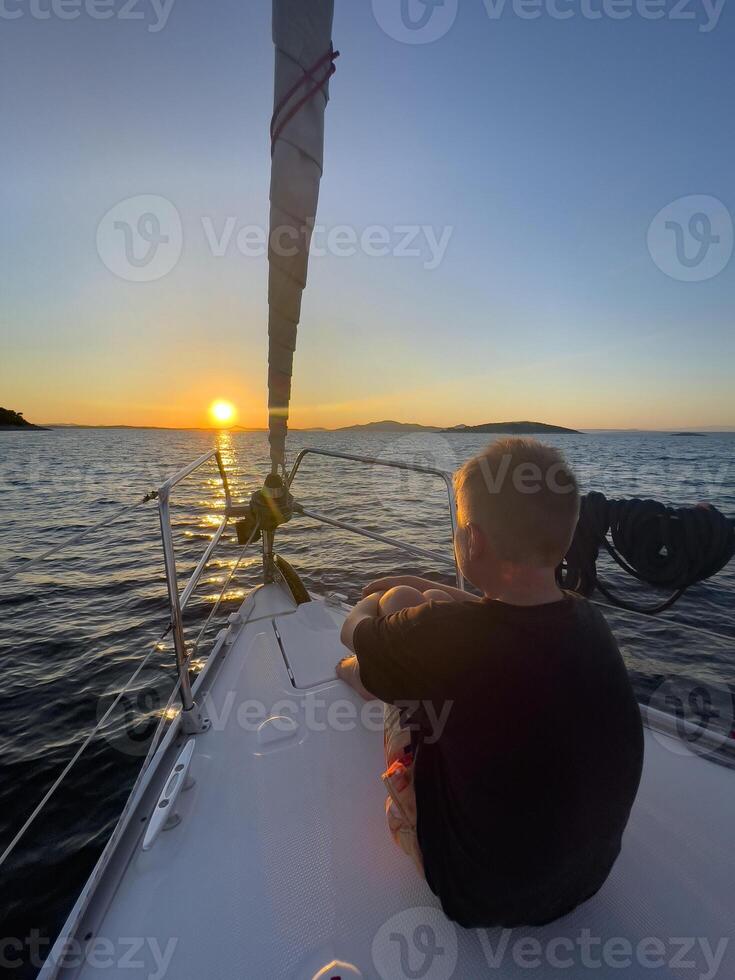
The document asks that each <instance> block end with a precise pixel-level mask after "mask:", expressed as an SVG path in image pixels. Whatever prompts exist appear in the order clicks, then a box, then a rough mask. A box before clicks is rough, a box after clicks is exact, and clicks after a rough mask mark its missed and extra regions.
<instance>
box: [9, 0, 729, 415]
mask: <svg viewBox="0 0 735 980" xmlns="http://www.w3.org/2000/svg"><path fill="white" fill-rule="evenodd" d="M40 2H44V0H40ZM48 2H49V0H45V2H44V6H47V5H48ZM121 2H122V0H113V3H114V4H115V8H116V9H119V8H120V6H121ZM305 2H306V0H305ZM590 2H592V4H593V6H594V7H595V9H599V8H600V6H601V2H602V0H590ZM664 2H665V3H666V6H665V7H664V9H665V10H666V11H667V12H670V11H671V10H672V9H673V6H674V0H671V2H669V0H664ZM730 2H731V3H732V0H730ZM4 4H5V8H4V9H12V10H15V9H20V10H21V11H23V16H22V17H18V18H17V19H13V20H4V19H0V110H1V112H2V119H3V153H2V179H1V181H0V187H1V192H2V215H3V216H2V222H1V223H0V284H1V289H2V308H1V310H0V318H1V319H0V330H1V332H2V347H1V350H2V354H1V355H0V356H1V362H0V403H1V404H3V405H6V406H7V407H12V408H16V409H20V410H23V411H25V413H26V415H27V416H28V417H29V418H32V419H35V420H37V421H51V422H54V421H69V422H86V423H95V422H96V423H105V424H111V423H132V424H159V425H198V424H206V408H207V405H208V404H209V402H210V401H211V400H212V399H214V398H217V397H224V398H228V399H230V400H232V401H233V402H234V403H235V404H236V405H237V407H238V410H239V420H240V422H242V423H243V424H252V425H262V424H265V362H266V314H267V308H266V278H267V268H266V260H265V258H264V257H258V258H252V257H250V258H248V257H244V256H243V255H241V254H239V252H238V251H237V249H236V248H234V247H231V248H230V250H229V251H228V253H227V254H226V255H225V256H224V257H215V256H213V255H212V254H211V251H210V249H209V248H208V246H207V240H206V235H205V233H204V230H203V227H202V219H203V218H209V219H211V221H212V222H213V224H214V227H215V228H220V227H221V226H222V224H223V222H224V221H225V220H226V219H227V218H228V217H230V216H231V217H234V218H236V220H237V226H238V227H240V226H243V225H251V224H255V225H262V226H266V223H267V218H268V182H269V145H268V135H267V134H268V123H269V120H270V112H271V106H272V84H273V82H272V73H273V48H272V44H271V38H270V3H268V2H265V0H257V2H248V3H244V2H241V0H240V2H229V0H228V2H223V0H218V2H212V3H202V2H194V0H175V2H174V4H173V7H172V9H171V13H170V17H169V19H168V22H167V23H166V26H165V27H164V28H163V29H162V30H160V31H158V32H156V33H154V32H151V31H149V30H148V29H147V27H148V26H150V25H151V24H152V23H153V22H155V20H156V17H155V15H154V14H153V13H152V12H151V7H150V4H148V3H143V2H140V4H139V7H138V8H137V9H139V10H140V11H141V12H144V13H145V16H146V18H147V19H146V20H143V21H139V20H135V21H121V20H120V19H118V18H117V17H116V18H113V19H111V20H108V21H97V20H93V19H91V18H90V17H88V16H86V15H84V14H83V15H82V16H80V17H79V18H78V19H76V20H72V21H62V20H59V19H58V18H56V17H51V18H49V19H48V20H43V21H40V20H37V19H35V18H34V17H32V16H31V14H30V12H29V9H28V2H27V0H4ZM561 6H562V7H564V4H563V3H562V4H561ZM570 9H573V10H574V11H575V16H574V17H572V18H570V19H568V20H564V21H558V20H554V19H553V18H551V17H550V16H548V15H547V14H546V13H544V14H543V15H542V16H541V17H540V18H538V19H537V20H534V21H528V20H524V19H521V18H520V17H517V16H514V15H513V13H512V10H511V9H507V10H506V11H505V13H504V14H503V16H502V17H501V18H500V19H499V20H492V19H490V18H489V17H488V13H487V10H486V7H485V5H484V4H483V0H460V3H459V12H458V16H457V20H456V22H455V24H454V26H453V27H452V29H451V30H450V31H449V33H448V34H447V35H446V36H445V37H443V38H441V39H440V40H438V41H436V42H435V43H433V44H427V45H416V46H410V45H406V44H401V43H398V42H397V41H395V40H394V39H392V38H391V37H389V36H388V35H386V33H384V31H383V30H381V28H380V26H379V25H378V23H377V21H376V19H375V17H374V16H373V11H372V8H371V4H370V2H368V0H360V2H358V0H337V12H336V21H335V31H334V37H335V43H336V44H337V46H338V47H339V48H340V49H341V51H342V58H341V60H340V62H339V71H338V74H337V76H336V78H335V80H334V82H333V85H332V102H331V104H330V106H329V110H328V119H327V147H326V159H325V176H324V181H323V185H322V198H321V204H320V212H319V216H318V220H319V222H320V223H323V224H324V225H326V226H335V225H349V226H351V227H354V228H356V229H357V230H358V231H361V230H362V229H363V228H365V227H366V226H369V225H375V224H382V225H386V226H388V227H389V228H394V227H395V226H398V225H411V224H418V225H432V226H434V227H435V228H437V229H439V228H441V227H443V226H451V227H452V229H453V231H452V238H451V241H450V244H449V248H448V250H447V253H446V256H445V257H444V259H443V261H442V262H441V263H440V265H439V266H438V268H436V269H426V268H425V267H424V266H425V262H424V260H423V259H418V258H405V257H404V258H400V257H396V256H390V257H385V258H374V257H369V256H366V255H360V254H358V255H355V256H353V257H350V258H344V257H339V256H334V255H331V256H326V257H323V258H316V259H314V260H313V261H312V265H311V273H310V282H309V287H308V291H307V293H306V297H305V300H304V307H303V320H302V327H301V330H300V336H299V348H298V351H297V357H296V373H295V382H294V392H293V411H292V424H293V425H295V426H309V425H324V426H331V425H340V424H347V423H351V422H364V421H368V420H371V419H376V418H386V417H390V418H398V419H401V420H404V421H420V422H425V423H435V424H444V423H446V424H454V423H458V422H466V423H477V422H484V421H489V420H502V419H510V418H536V419H539V420H543V421H547V422H554V423H558V424H566V425H571V426H575V427H629V426H630V427H649V428H667V427H677V428H678V427H685V426H686V427H695V426H700V427H703V426H706V425H711V426H716V425H722V426H732V427H734V428H735V394H734V386H733V368H734V367H735V330H734V329H733V326H734V324H733V320H734V316H733V298H734V297H735V290H734V289H733V285H734V279H735V261H734V260H731V261H730V262H729V264H728V265H727V266H726V267H725V268H724V270H723V271H722V272H720V274H719V275H717V276H715V277H714V278H711V279H709V280H707V281H703V282H683V281H678V280H676V279H672V278H669V277H668V276H667V275H665V274H664V273H663V272H662V271H661V270H660V269H659V268H658V267H657V266H656V264H655V263H654V262H653V260H652V258H651V256H650V255H649V252H648V249H647V244H646V234H647V229H648V226H649V224H650V222H651V220H652V219H653V217H654V216H655V215H656V214H657V212H658V211H659V210H660V209H661V208H663V207H664V206H665V205H667V204H669V203H671V202H672V201H675V200H677V199H679V198H681V197H685V196H688V195H693V194H704V195H712V196H714V197H715V198H717V199H719V200H720V201H721V202H722V203H723V204H724V206H725V208H726V209H728V210H729V212H730V214H735V134H734V133H733V125H732V96H733V63H734V62H733V54H732V52H733V47H734V46H733V41H734V40H735V8H734V9H728V4H727V3H726V4H725V8H724V10H723V12H722V15H721V17H720V19H719V22H718V24H717V26H716V28H715V29H714V30H711V31H709V32H703V31H701V30H699V28H698V25H701V24H704V23H706V21H707V19H708V18H707V15H706V14H705V13H704V8H703V7H702V6H701V4H695V3H690V5H689V7H687V8H686V9H687V11H691V12H692V13H694V14H695V17H696V18H697V19H695V20H679V21H671V20H670V19H669V18H668V17H667V18H665V19H663V20H658V21H646V20H644V19H642V18H641V17H640V16H638V15H636V14H634V15H633V16H632V17H631V18H630V19H628V20H624V21H615V20H611V19H609V18H602V19H599V20H594V21H592V20H588V19H585V18H583V17H582V16H581V15H580V13H579V9H580V8H579V5H578V4H576V5H571V6H570ZM139 194H156V195H162V196H164V197H166V198H168V199H169V200H170V201H171V202H173V203H174V204H175V206H176V208H177V209H178V211H179V213H180V215H181V218H182V222H183V229H184V251H183V255H182V258H181V261H180V262H179V263H178V265H177V266H176V267H175V268H174V269H173V271H171V272H170V273H169V274H168V275H167V276H165V277H164V278H162V279H160V280H158V281H155V282H150V283H131V282H127V281H125V280H123V279H120V278H117V277H116V276H114V275H113V274H112V273H111V272H110V271H108V269H107V268H106V267H105V266H104V265H103V263H102V261H101V260H100V257H99V255H98V253H97V249H96V245H95V241H96V229H97V225H98V222H99V221H100V219H101V218H102V216H103V215H104V214H105V213H106V212H107V211H108V210H109V209H110V208H111V207H112V206H113V205H115V204H116V203H117V202H118V201H120V200H123V199H126V198H129V197H132V196H135V195H139Z"/></svg>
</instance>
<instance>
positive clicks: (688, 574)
mask: <svg viewBox="0 0 735 980" xmlns="http://www.w3.org/2000/svg"><path fill="white" fill-rule="evenodd" d="M608 533H609V534H610V539H611V540H608V537H607V535H608ZM601 548H603V549H604V550H605V551H606V552H607V553H608V554H609V555H610V557H611V558H612V559H613V560H614V561H615V562H616V563H617V564H618V565H619V566H620V568H622V569H623V571H625V572H627V573H628V574H629V575H632V576H633V577H634V578H636V579H638V580H639V581H640V582H645V583H646V584H648V585H651V586H653V587H654V588H660V589H668V590H671V591H672V595H671V596H670V597H669V598H668V599H666V600H665V601H664V602H662V603H659V604H657V605H654V606H647V607H644V606H639V605H637V604H634V603H631V602H629V601H628V600H625V599H621V598H619V597H618V596H616V595H614V594H613V593H612V592H611V591H610V589H609V587H608V586H607V585H606V584H605V583H604V582H603V581H601V580H600V578H599V576H598V574H597V559H598V556H599V553H600V549H601ZM733 555H735V528H734V527H733V522H732V520H731V519H730V518H728V517H726V516H725V515H724V514H722V513H721V512H720V511H719V510H717V508H715V507H711V506H709V505H704V504H699V505H697V506H695V507H677V508H675V507H667V506H665V505H664V504H661V503H659V502H658V501H656V500H639V499H633V500H608V499H607V498H606V497H605V496H604V494H601V493H594V492H593V493H589V494H587V495H586V496H584V497H583V498H582V506H581V510H580V515H579V522H578V524H577V530H576V532H575V534H574V540H573V541H572V545H571V548H570V549H569V552H568V554H567V556H566V559H565V561H564V562H563V564H562V565H561V566H560V567H559V569H558V570H557V579H558V581H559V584H560V585H562V586H563V587H564V588H567V589H570V590H572V591H574V592H579V593H581V594H582V595H585V596H590V595H592V593H593V592H594V590H595V588H597V589H599V591H600V592H601V593H602V595H604V596H605V598H606V599H607V600H608V601H609V602H611V603H613V605H615V606H618V607H619V608H621V609H627V610H629V611H631V612H642V613H650V614H655V613H658V612H663V611H664V610H665V609H668V608H669V607H670V606H672V605H673V604H674V603H675V602H676V601H677V599H679V598H680V597H681V596H682V595H683V594H684V592H685V591H686V589H688V588H689V587H690V586H691V585H694V584H695V583H696V582H702V581H704V580H705V579H708V578H711V576H713V575H715V574H716V573H717V572H719V571H721V570H722V569H723V568H724V567H725V565H727V563H728V562H729V561H730V559H731V558H732V557H733Z"/></svg>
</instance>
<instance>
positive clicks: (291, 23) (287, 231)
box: [268, 0, 339, 473]
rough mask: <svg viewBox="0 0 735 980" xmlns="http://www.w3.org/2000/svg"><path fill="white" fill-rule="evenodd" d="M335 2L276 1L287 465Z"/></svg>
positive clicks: (280, 390) (277, 288) (274, 266)
mask: <svg viewBox="0 0 735 980" xmlns="http://www.w3.org/2000/svg"><path fill="white" fill-rule="evenodd" d="M333 19H334V0H273V43H274V44H275V46H276V73H275V101H274V113H273V120H272V122H271V144H272V145H271V155H272V159H273V164H272V171H271V190H270V201H271V212H270V236H269V240H268V259H269V278H268V433H269V441H270V452H271V467H272V472H273V473H278V472H279V471H283V470H284V467H285V453H286V433H287V430H288V411H289V403H290V400H291V375H292V371H293V355H294V350H295V349H296V333H297V328H298V324H299V319H300V316H301V297H302V294H303V291H304V288H305V286H306V277H307V269H308V263H309V246H310V244H311V236H312V231H313V228H314V221H315V219H316V211H317V203H318V200H319V184H320V181H321V177H322V170H323V158H324V115H325V110H326V107H327V102H328V101H329V79H330V78H331V77H332V75H333V74H334V72H335V70H336V69H335V65H334V61H335V59H336V58H337V57H338V56H339V55H338V52H335V50H334V48H333V46H332V23H333Z"/></svg>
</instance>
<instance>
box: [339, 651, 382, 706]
mask: <svg viewBox="0 0 735 980" xmlns="http://www.w3.org/2000/svg"><path fill="white" fill-rule="evenodd" d="M336 669H337V677H339V679H340V680H341V681H344V682H345V684H349V686H350V687H351V688H352V689H353V691H357V693H358V694H359V695H360V697H361V698H364V699H365V701H375V700H376V697H375V695H374V694H371V693H370V691H368V689H367V688H366V687H364V686H363V683H362V681H361V680H360V665H359V664H358V662H357V657H343V659H342V660H340V662H339V663H338V664H337V668H336Z"/></svg>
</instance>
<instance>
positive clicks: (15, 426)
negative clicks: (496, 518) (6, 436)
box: [0, 408, 45, 432]
mask: <svg viewBox="0 0 735 980" xmlns="http://www.w3.org/2000/svg"><path fill="white" fill-rule="evenodd" d="M0 429H5V430H12V431H15V430H26V431H27V430H35V431H36V432H43V431H45V430H44V429H43V426H41V425H32V424H31V423H30V422H26V420H25V419H24V418H23V413H22V412H14V411H13V410H12V409H10V408H0Z"/></svg>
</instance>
